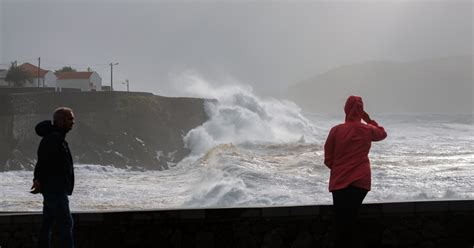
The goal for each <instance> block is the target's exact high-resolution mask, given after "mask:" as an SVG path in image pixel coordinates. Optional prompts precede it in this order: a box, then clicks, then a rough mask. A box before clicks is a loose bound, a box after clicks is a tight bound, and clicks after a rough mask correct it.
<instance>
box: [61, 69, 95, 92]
mask: <svg viewBox="0 0 474 248" xmlns="http://www.w3.org/2000/svg"><path fill="white" fill-rule="evenodd" d="M56 77H57V80H56V82H57V87H58V88H59V90H61V88H76V89H81V91H101V90H102V78H101V77H100V76H99V74H97V72H95V71H90V72H89V71H78V72H56Z"/></svg>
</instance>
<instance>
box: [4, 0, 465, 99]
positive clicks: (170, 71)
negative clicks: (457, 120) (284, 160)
mask: <svg viewBox="0 0 474 248" xmlns="http://www.w3.org/2000/svg"><path fill="white" fill-rule="evenodd" d="M1 1H3V3H2V2H1ZM0 8H1V11H0V15H1V18H0V28H1V30H0V31H1V32H0V35H1V37H0V42H1V44H0V45H1V46H0V64H1V65H3V66H8V64H9V63H10V62H11V61H14V60H18V61H19V63H22V62H30V63H33V64H37V58H38V57H39V56H41V65H42V67H45V68H47V69H52V70H54V69H58V68H60V67H62V66H65V65H70V66H72V67H74V68H77V69H79V70H85V69H86V68H87V67H91V68H92V69H93V70H96V71H97V72H98V73H99V74H100V75H101V76H102V79H103V84H104V85H108V84H109V82H110V66H109V65H108V64H109V63H110V62H118V63H119V65H117V66H115V67H114V85H115V88H116V89H119V90H120V89H125V86H124V85H120V82H122V81H124V80H125V79H129V80H130V82H131V88H132V89H133V90H138V91H152V92H154V93H156V94H165V95H170V94H176V93H175V91H174V90H173V89H174V86H173V83H172V82H173V78H174V77H175V76H176V75H179V74H180V73H183V72H186V71H194V72H196V73H199V74H201V75H202V76H203V77H205V78H209V79H212V80H213V81H214V82H219V80H221V79H225V78H233V79H235V80H238V81H241V82H244V83H247V84H249V85H252V86H253V87H254V89H255V90H256V91H258V92H260V93H262V94H263V93H265V94H272V93H274V92H276V91H280V90H281V89H284V88H285V87H286V86H287V85H289V84H292V83H296V82H299V81H302V80H304V79H307V78H311V77H313V76H315V75H317V74H319V73H322V72H325V71H326V70H328V69H331V68H334V67H336V66H340V65H345V64H352V63H358V62H363V61H369V60H388V61H409V60H415V59H424V58H433V57H442V56H453V55H469V54H472V53H473V47H472V46H473V27H472V26H473V24H472V23H473V20H472V12H473V1H471V0H468V1H458V0H446V1H429V0H424V1H421V0H400V1H395V0H394V1H390V0H370V1H355V0H353V1H337V0H336V1H304V2H302V1H291V2H290V1H287V2H285V1H279V2H276V1H237V0H235V1H184V0H180V1H151V0H149V1H133V2H132V1H105V0H97V1H80V0H68V1H64V0H61V1H59V0H57V1H45V0H35V1H22V0H15V1H13V0H0Z"/></svg>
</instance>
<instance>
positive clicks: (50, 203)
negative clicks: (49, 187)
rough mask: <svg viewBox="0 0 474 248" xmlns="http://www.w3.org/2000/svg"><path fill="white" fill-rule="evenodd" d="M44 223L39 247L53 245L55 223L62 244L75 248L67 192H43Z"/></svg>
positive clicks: (65, 247) (66, 247)
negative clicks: (52, 237)
mask: <svg viewBox="0 0 474 248" xmlns="http://www.w3.org/2000/svg"><path fill="white" fill-rule="evenodd" d="M43 199H44V201H43V224H42V225H41V231H40V237H39V247H40V248H50V247H51V234H52V230H53V225H54V224H56V228H58V231H59V235H60V239H61V246H60V247H64V248H73V247H74V241H73V238H72V227H73V220H72V215H71V211H70V210H69V199H68V196H67V194H66V193H63V194H61V193H54V194H53V193H47V194H43Z"/></svg>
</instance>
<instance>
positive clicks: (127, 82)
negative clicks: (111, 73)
mask: <svg viewBox="0 0 474 248" xmlns="http://www.w3.org/2000/svg"><path fill="white" fill-rule="evenodd" d="M129 83H130V81H128V79H125V82H123V83H122V84H126V85H127V92H130V89H129V87H128V85H129Z"/></svg>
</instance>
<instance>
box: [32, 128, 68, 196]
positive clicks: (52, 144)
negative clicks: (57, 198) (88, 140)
mask: <svg viewBox="0 0 474 248" xmlns="http://www.w3.org/2000/svg"><path fill="white" fill-rule="evenodd" d="M35 131H36V134H38V135H39V136H41V137H43V138H42V139H41V143H40V145H39V147H38V161H37V162H36V166H35V172H34V180H38V181H39V183H40V185H41V193H42V194H45V193H46V194H47V193H67V194H68V195H71V194H72V191H73V189H74V167H73V161H72V156H71V151H70V150H69V146H68V143H67V142H66V140H65V138H66V133H67V131H65V130H63V129H60V128H58V127H56V126H53V125H52V124H51V121H42V122H40V123H38V125H36V128H35Z"/></svg>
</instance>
